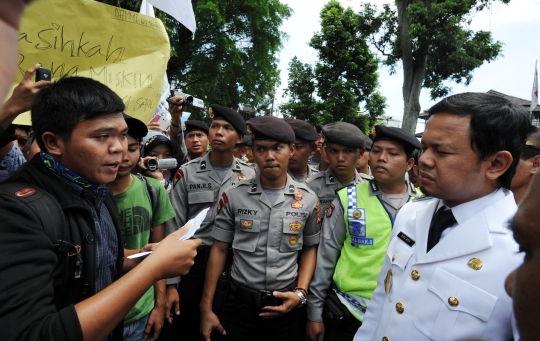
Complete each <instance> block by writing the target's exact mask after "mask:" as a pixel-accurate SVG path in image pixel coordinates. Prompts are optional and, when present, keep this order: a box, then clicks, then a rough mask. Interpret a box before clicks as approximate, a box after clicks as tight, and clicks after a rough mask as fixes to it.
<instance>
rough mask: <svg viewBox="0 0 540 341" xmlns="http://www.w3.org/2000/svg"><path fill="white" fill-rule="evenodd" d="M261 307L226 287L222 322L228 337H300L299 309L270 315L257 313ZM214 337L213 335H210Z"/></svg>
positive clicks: (268, 340) (282, 340) (243, 340)
mask: <svg viewBox="0 0 540 341" xmlns="http://www.w3.org/2000/svg"><path fill="white" fill-rule="evenodd" d="M260 313H261V309H260V308H259V307H257V306H255V305H252V304H248V303H246V302H244V301H241V300H238V299H236V297H235V295H234V292H232V290H231V291H229V295H228V296H227V302H226V304H225V309H224V312H223V316H222V319H221V324H222V325H223V327H224V328H225V331H226V332H227V336H226V340H227V341H303V340H305V339H303V338H302V335H304V333H303V330H302V329H303V328H305V325H304V324H303V323H302V309H293V310H292V311H290V312H289V313H288V314H286V315H284V316H279V317H276V318H272V319H264V318H262V317H259V314H260ZM212 340H214V339H212Z"/></svg>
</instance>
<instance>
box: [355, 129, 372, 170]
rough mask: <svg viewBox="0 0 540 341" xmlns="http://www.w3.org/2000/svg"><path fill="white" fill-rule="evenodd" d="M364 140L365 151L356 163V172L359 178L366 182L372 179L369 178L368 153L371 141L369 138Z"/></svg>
mask: <svg viewBox="0 0 540 341" xmlns="http://www.w3.org/2000/svg"><path fill="white" fill-rule="evenodd" d="M365 140H366V151H365V152H364V155H362V157H361V158H359V159H358V161H357V162H356V171H357V172H358V173H360V177H361V178H362V179H364V180H366V181H369V180H371V179H373V176H371V169H370V168H369V152H370V151H371V146H372V145H373V141H372V140H371V139H370V138H369V137H367V136H366V137H365Z"/></svg>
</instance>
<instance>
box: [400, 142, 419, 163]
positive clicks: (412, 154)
mask: <svg viewBox="0 0 540 341" xmlns="http://www.w3.org/2000/svg"><path fill="white" fill-rule="evenodd" d="M403 150H404V151H405V157H406V158H407V161H409V160H410V159H412V158H414V164H415V165H417V164H418V149H412V148H407V147H405V146H403Z"/></svg>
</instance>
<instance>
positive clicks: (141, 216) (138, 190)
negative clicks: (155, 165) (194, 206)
mask: <svg viewBox="0 0 540 341" xmlns="http://www.w3.org/2000/svg"><path fill="white" fill-rule="evenodd" d="M131 177H132V179H133V181H132V183H131V185H130V186H129V188H128V189H127V190H126V191H125V192H124V193H121V194H118V195H115V196H114V199H115V200H116V204H117V205H118V213H119V216H120V225H121V226H122V237H123V239H124V242H125V248H126V249H140V248H142V247H143V246H145V245H146V244H148V242H149V241H150V229H151V228H152V227H154V226H158V225H161V224H163V223H165V222H166V221H167V220H169V219H172V218H173V217H174V214H175V213H174V210H173V208H172V205H171V202H170V201H169V197H168V196H167V192H166V191H165V188H164V187H163V185H162V184H161V183H160V182H159V181H157V180H155V179H153V178H148V177H147V178H146V180H147V181H148V182H149V183H150V185H152V186H153V187H154V188H156V189H157V191H158V198H159V204H158V206H157V210H156V212H152V203H151V201H150V197H149V196H148V193H147V191H146V188H145V185H144V183H143V182H142V180H141V179H139V178H137V177H136V176H134V175H131ZM153 308H154V287H153V286H152V287H150V289H148V291H147V292H146V293H145V294H144V295H143V296H142V297H141V298H140V299H139V301H138V302H137V303H136V304H135V306H134V307H133V308H131V310H130V311H129V313H128V314H127V315H126V317H125V318H124V323H125V324H130V323H133V322H135V321H137V320H139V319H140V318H141V317H143V316H145V315H147V314H148V313H150V312H151V311H152V309H153Z"/></svg>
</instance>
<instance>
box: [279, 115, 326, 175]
mask: <svg viewBox="0 0 540 341" xmlns="http://www.w3.org/2000/svg"><path fill="white" fill-rule="evenodd" d="M285 122H287V123H288V124H289V125H290V126H291V128H292V129H293V130H294V136H295V140H294V147H295V151H294V154H293V156H291V158H290V159H289V171H288V172H289V175H290V176H291V177H292V178H293V179H294V180H296V181H298V182H305V181H306V180H307V179H309V178H311V177H313V175H315V173H317V172H318V170H317V169H315V167H312V166H310V165H309V163H308V161H309V160H308V159H309V156H310V155H311V154H312V153H314V152H315V151H316V150H317V144H316V142H317V140H318V139H319V135H318V134H317V132H316V131H315V128H314V127H313V126H312V125H311V124H309V123H307V122H306V121H302V120H295V119H291V118H286V119H285Z"/></svg>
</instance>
